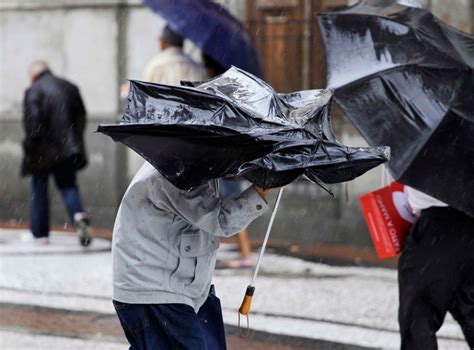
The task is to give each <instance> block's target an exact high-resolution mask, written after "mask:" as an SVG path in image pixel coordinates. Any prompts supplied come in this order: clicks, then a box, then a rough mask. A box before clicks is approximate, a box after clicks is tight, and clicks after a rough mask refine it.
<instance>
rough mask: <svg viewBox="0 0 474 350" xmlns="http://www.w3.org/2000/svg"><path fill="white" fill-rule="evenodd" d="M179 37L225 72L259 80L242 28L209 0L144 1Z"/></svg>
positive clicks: (258, 65) (257, 63) (257, 65)
mask: <svg viewBox="0 0 474 350" xmlns="http://www.w3.org/2000/svg"><path fill="white" fill-rule="evenodd" d="M143 2H144V3H145V4H146V5H147V6H148V7H150V8H151V9H152V10H153V11H154V12H155V13H157V14H158V15H160V16H161V17H163V18H164V19H165V20H166V22H168V25H169V26H170V27H171V29H173V30H174V31H175V32H177V33H179V34H180V35H181V36H183V37H185V38H188V39H190V40H191V41H192V42H194V43H195V44H196V45H197V46H198V47H199V48H200V49H201V50H202V51H204V52H205V53H206V54H208V55H209V56H211V57H212V58H213V59H214V60H216V61H217V62H219V63H220V64H221V65H222V66H223V67H224V68H225V69H228V68H230V67H231V66H236V67H238V68H241V69H243V70H246V71H247V72H250V73H252V74H254V75H256V76H259V77H261V76H262V67H261V63H260V58H259V54H258V51H257V49H256V48H255V46H254V45H253V42H252V39H251V38H250V36H249V34H248V33H247V32H246V31H245V29H244V28H243V27H242V24H241V23H240V22H239V21H238V20H237V19H236V18H234V17H233V16H232V15H231V14H230V13H229V12H228V11H227V10H226V9H225V8H224V7H223V6H221V5H219V4H216V3H214V2H212V1H210V0H198V1H196V0H144V1H143Z"/></svg>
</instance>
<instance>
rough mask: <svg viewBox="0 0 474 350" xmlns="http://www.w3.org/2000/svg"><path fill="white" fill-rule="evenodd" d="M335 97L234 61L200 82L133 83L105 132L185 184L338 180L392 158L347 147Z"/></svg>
mask: <svg viewBox="0 0 474 350" xmlns="http://www.w3.org/2000/svg"><path fill="white" fill-rule="evenodd" d="M330 101H331V92H330V91H328V90H309V91H300V92H295V93H291V94H276V93H275V92H274V91H273V89H272V88H271V87H270V86H268V85H267V84H266V83H264V82H263V81H262V80H260V79H258V78H257V77H255V76H253V75H251V74H249V73H247V72H245V71H242V70H240V69H238V68H235V67H233V68H231V69H229V70H228V71H226V72H225V73H224V74H222V75H221V76H218V77H216V78H214V79H211V80H209V81H207V82H204V83H201V84H199V85H197V86H196V87H189V86H180V87H176V86H168V85H161V84H153V83H147V82H139V81H132V82H131V87H130V93H129V96H128V104H127V107H126V109H125V114H124V116H123V119H122V122H121V123H120V124H118V125H99V127H98V131H99V132H102V133H104V134H107V135H109V136H111V137H112V138H113V139H114V140H115V141H120V142H122V143H124V144H125V145H127V146H128V147H130V148H132V149H134V150H135V151H136V152H137V153H139V154H140V155H141V156H143V158H145V159H146V160H147V161H148V162H150V163H151V164H152V165H153V166H154V167H155V168H156V169H158V170H159V171H160V172H161V173H162V174H163V175H164V176H165V177H166V178H167V179H168V180H169V181H170V182H171V183H173V184H174V185H175V186H177V187H179V188H181V189H185V190H190V189H192V188H194V187H196V186H199V185H201V184H203V183H205V182H207V181H209V180H211V179H216V178H236V177H244V178H246V179H247V180H249V181H250V182H252V183H254V184H257V185H258V186H260V187H262V188H272V187H279V186H283V185H286V184H288V183H290V182H292V181H293V180H295V179H296V178H298V177H299V176H305V177H306V178H308V179H309V180H311V181H313V182H316V183H320V184H321V183H336V182H342V181H348V180H351V179H353V178H355V177H357V176H359V175H361V174H363V173H364V172H366V171H367V170H369V169H371V168H373V167H375V166H377V165H378V164H380V163H383V162H385V161H386V160H387V157H388V149H387V148H386V147H376V148H354V147H347V146H344V145H342V144H341V143H339V142H338V141H337V140H336V139H335V137H334V135H333V132H332V128H331V122H330V115H329V104H330Z"/></svg>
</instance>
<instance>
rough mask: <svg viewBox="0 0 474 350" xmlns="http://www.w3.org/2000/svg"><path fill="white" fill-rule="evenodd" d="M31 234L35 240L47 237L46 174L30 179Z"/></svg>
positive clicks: (35, 175) (47, 203)
mask: <svg viewBox="0 0 474 350" xmlns="http://www.w3.org/2000/svg"><path fill="white" fill-rule="evenodd" d="M31 194H32V195H31V233H33V236H34V237H35V238H45V237H48V235H49V201H48V174H33V175H32V177H31Z"/></svg>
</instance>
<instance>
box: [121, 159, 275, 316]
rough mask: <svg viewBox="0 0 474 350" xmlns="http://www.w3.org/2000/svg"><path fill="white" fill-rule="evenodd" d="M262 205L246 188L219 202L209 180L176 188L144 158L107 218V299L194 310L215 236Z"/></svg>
mask: <svg viewBox="0 0 474 350" xmlns="http://www.w3.org/2000/svg"><path fill="white" fill-rule="evenodd" d="M267 208H268V206H267V204H266V202H265V201H264V200H263V199H262V198H261V197H260V195H259V194H258V193H257V192H256V191H255V190H254V189H253V188H252V187H250V188H248V189H247V190H245V191H244V192H243V193H242V194H241V195H240V196H239V197H237V198H228V199H225V200H224V201H221V200H220V199H219V198H218V197H217V196H216V195H215V191H214V189H213V188H212V186H211V185H210V184H206V185H203V186H200V187H198V188H196V189H195V190H193V191H190V192H187V191H183V190H180V189H179V188H177V187H175V186H173V185H172V184H171V183H170V182H169V181H168V180H166V179H165V178H164V177H163V176H162V175H161V174H160V173H159V172H158V171H156V170H155V169H154V168H153V167H152V166H151V165H150V164H149V163H145V164H144V165H143V166H142V168H141V169H140V170H139V171H138V172H137V174H136V175H135V177H134V179H133V180H132V182H131V184H130V186H129V187H128V190H127V192H126V193H125V195H124V197H123V199H122V203H121V205H120V208H119V210H118V213H117V218H116V220H115V225H114V231H113V243H112V253H113V254H112V255H113V283H114V290H113V298H114V299H115V300H117V301H120V302H123V303H129V304H168V303H179V304H187V305H190V306H192V307H193V308H194V309H195V310H196V311H197V310H198V309H199V308H200V307H201V305H202V304H203V303H204V301H205V300H206V298H207V295H208V292H209V287H210V284H211V279H212V273H213V271H214V267H215V263H216V250H217V248H218V247H219V238H218V237H219V236H221V237H228V236H231V235H233V234H235V233H237V232H239V231H240V230H242V229H243V228H245V227H246V226H247V225H248V224H249V223H250V222H251V221H252V220H254V219H256V218H257V217H258V216H260V215H262V214H263V213H264V212H265V210H266V209H267Z"/></svg>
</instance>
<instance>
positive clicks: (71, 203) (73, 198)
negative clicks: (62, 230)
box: [53, 162, 84, 222]
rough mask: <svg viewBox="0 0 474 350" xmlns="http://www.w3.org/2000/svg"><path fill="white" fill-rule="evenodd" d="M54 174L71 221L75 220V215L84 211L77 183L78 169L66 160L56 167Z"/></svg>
mask: <svg viewBox="0 0 474 350" xmlns="http://www.w3.org/2000/svg"><path fill="white" fill-rule="evenodd" d="M53 175H54V180H55V182H56V186H57V187H58V189H59V191H60V192H61V196H62V198H63V201H64V205H65V206H66V209H67V212H68V214H69V218H70V219H71V222H74V215H75V214H76V213H83V212H84V210H83V208H82V203H81V197H80V195H79V188H78V186H77V183H76V171H75V170H74V169H73V168H72V167H71V166H70V165H69V164H68V163H67V162H64V163H62V164H60V165H58V166H56V167H55V168H54V170H53Z"/></svg>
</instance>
